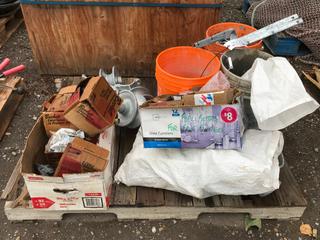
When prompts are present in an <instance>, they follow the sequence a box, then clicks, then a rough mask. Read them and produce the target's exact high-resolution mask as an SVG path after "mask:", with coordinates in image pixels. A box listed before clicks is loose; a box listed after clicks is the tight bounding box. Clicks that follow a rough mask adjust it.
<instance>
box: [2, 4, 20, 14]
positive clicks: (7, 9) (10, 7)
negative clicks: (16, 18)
mask: <svg viewBox="0 0 320 240" xmlns="http://www.w3.org/2000/svg"><path fill="white" fill-rule="evenodd" d="M0 1H7V0H0ZM19 4H20V2H19V1H15V2H10V3H6V4H0V17H5V16H7V15H8V14H9V13H12V12H13V11H14V10H16V9H17V8H19V6H20V5H19Z"/></svg>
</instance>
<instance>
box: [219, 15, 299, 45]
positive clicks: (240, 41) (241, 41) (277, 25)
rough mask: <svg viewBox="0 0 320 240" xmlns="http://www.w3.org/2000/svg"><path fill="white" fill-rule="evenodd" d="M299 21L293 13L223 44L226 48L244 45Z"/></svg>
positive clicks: (292, 25) (294, 24)
mask: <svg viewBox="0 0 320 240" xmlns="http://www.w3.org/2000/svg"><path fill="white" fill-rule="evenodd" d="M300 23H303V19H302V18H300V17H299V16H298V15H297V14H294V15H292V16H290V17H287V18H284V19H281V20H279V21H277V22H274V23H272V24H270V25H268V26H266V27H264V28H261V29H259V30H257V31H254V32H252V33H249V34H247V35H245V36H243V37H240V38H237V39H232V40H230V41H228V42H226V43H225V44H224V46H225V47H226V48H229V49H230V50H232V49H234V48H237V47H244V46H247V45H249V44H251V43H254V42H257V41H259V40H262V39H264V38H267V37H270V36H271V35H273V34H276V33H278V32H282V31H284V30H286V29H288V28H291V27H294V26H296V25H298V24H300Z"/></svg>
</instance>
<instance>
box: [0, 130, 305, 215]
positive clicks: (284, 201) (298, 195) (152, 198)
mask: <svg viewBox="0 0 320 240" xmlns="http://www.w3.org/2000/svg"><path fill="white" fill-rule="evenodd" d="M135 134H136V130H130V129H125V128H123V129H121V130H119V129H118V138H117V141H119V142H117V146H119V149H118V156H117V158H116V159H118V161H116V163H115V171H116V170H117V169H118V167H119V166H120V165H121V163H122V161H123V159H124V157H125V155H126V154H127V153H128V152H129V151H130V149H131V147H132V143H133V141H134V138H135ZM120 143H121V144H120ZM15 172H16V173H15V175H18V173H19V166H18V165H17V167H16V169H15ZM280 180H281V182H282V183H281V187H280V189H279V190H277V191H275V192H273V193H272V194H270V195H268V196H266V197H260V196H214V197H210V198H207V199H203V200H201V199H196V198H192V197H190V196H186V195H183V194H180V193H176V192H171V191H167V190H162V189H153V188H145V187H126V186H124V185H114V186H113V196H112V200H111V207H110V208H109V209H108V210H103V211H101V210H100V211H99V210H88V211H87V210H86V211H43V210H35V209H33V208H32V207H30V206H31V205H30V204H27V205H25V207H22V206H18V207H12V205H16V203H17V201H14V199H12V200H11V201H7V202H6V204H5V214H6V216H7V218H8V219H9V220H12V221H22V220H61V219H62V218H63V216H64V215H66V214H80V213H86V214H88V213H90V214H92V213H96V214H97V213H104V214H112V215H116V216H117V218H118V219H119V220H128V219H184V220H185V219H197V218H198V216H199V215H200V214H203V213H210V214H214V213H233V214H239V213H242V214H250V215H251V217H252V218H262V219H291V218H299V217H301V216H302V214H303V212H304V210H305V208H306V206H307V203H306V200H305V199H304V197H303V195H302V192H301V191H300V189H299V186H298V184H297V182H296V180H295V179H294V177H293V175H292V173H291V171H290V169H289V167H288V166H287V165H285V166H284V167H283V168H282V169H281V174H280ZM9 182H10V184H11V188H15V189H16V190H15V191H18V190H17V189H18V188H16V187H13V186H14V185H16V183H17V182H18V181H13V180H12V179H11V180H10V181H9ZM4 193H5V194H6V196H8V195H9V192H8V191H7V190H5V191H4ZM12 195H15V196H17V194H15V193H13V194H12V193H11V196H12Z"/></svg>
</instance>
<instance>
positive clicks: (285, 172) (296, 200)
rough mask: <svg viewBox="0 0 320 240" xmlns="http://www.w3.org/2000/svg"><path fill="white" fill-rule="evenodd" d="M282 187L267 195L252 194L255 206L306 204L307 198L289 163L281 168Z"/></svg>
mask: <svg viewBox="0 0 320 240" xmlns="http://www.w3.org/2000/svg"><path fill="white" fill-rule="evenodd" d="M280 181H281V185H280V188H279V189H278V190H276V191H274V192H273V193H271V194H269V195H267V196H265V197H260V196H257V195H255V196H251V199H252V202H253V204H254V206H270V207H271V206H278V207H283V206H305V205H306V200H305V198H304V197H303V194H302V192H301V190H300V187H299V185H298V183H297V181H296V180H295V178H294V177H293V175H292V173H291V171H290V169H289V167H288V165H287V164H285V165H284V167H283V168H281V170H280Z"/></svg>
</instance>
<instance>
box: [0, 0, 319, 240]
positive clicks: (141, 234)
mask: <svg viewBox="0 0 320 240" xmlns="http://www.w3.org/2000/svg"><path fill="white" fill-rule="evenodd" d="M225 2H226V7H225V9H224V13H223V19H222V20H223V21H226V20H231V21H241V22H244V21H245V19H244V18H243V16H242V13H241V11H240V5H241V1H240V0H226V1H225ZM4 57H10V58H11V59H12V62H13V64H20V63H24V64H25V65H26V66H27V70H26V71H25V72H24V73H23V74H22V75H23V76H24V77H25V79H26V80H27V88H28V94H27V96H26V97H25V99H24V101H23V102H22V104H21V105H20V107H19V109H18V111H17V114H16V115H15V117H14V119H13V121H12V123H11V125H10V127H9V129H8V131H7V134H6V136H5V138H4V139H3V141H2V142H0V169H1V171H0V189H3V188H4V186H5V184H6V182H7V180H8V179H9V177H10V174H11V172H12V170H13V168H14V165H15V164H16V162H17V161H18V158H19V156H20V154H21V150H22V149H23V146H24V143H25V140H26V136H27V134H28V132H29V131H30V129H31V127H32V126H33V124H34V118H35V117H37V116H38V114H39V112H40V107H41V104H42V102H43V101H44V100H45V99H47V98H48V97H49V96H50V95H51V94H52V93H53V92H54V85H53V81H52V80H53V77H42V76H40V75H38V74H37V67H36V64H35V63H34V60H33V57H32V52H31V49H30V46H29V42H28V37H27V33H26V30H25V27H24V26H22V27H20V28H19V30H18V31H17V32H16V33H15V34H14V35H13V36H12V37H11V39H10V40H9V41H8V42H7V43H6V44H5V46H4V47H3V48H2V49H0V59H3V58H4ZM293 63H294V66H295V67H296V68H297V71H298V72H299V74H300V73H301V69H307V68H310V66H304V65H301V64H298V63H297V62H295V61H293ZM304 84H305V86H306V88H307V89H308V91H310V93H311V94H312V95H313V96H314V97H315V98H316V99H317V100H318V101H319V100H320V95H319V91H318V90H317V89H316V88H315V87H313V86H312V85H311V84H310V83H308V82H304ZM319 127H320V111H319V110H317V111H316V112H315V113H313V114H311V115H309V116H307V117H305V118H304V119H302V120H300V121H299V122H297V123H295V124H293V125H292V126H290V127H289V128H287V129H285V130H284V131H283V132H284V135H285V149H284V155H285V158H286V160H287V162H288V164H289V165H290V166H291V170H292V172H293V174H294V176H295V177H296V179H297V181H298V182H299V184H300V186H301V189H302V190H303V193H304V195H305V198H306V199H307V201H308V207H307V210H306V211H305V213H304V215H303V216H302V218H301V220H296V221H276V220H268V221H267V220H265V221H263V224H262V229H261V230H250V231H249V232H245V230H244V227H243V224H242V220H243V217H242V216H237V217H235V216H230V215H227V216H218V217H214V218H210V219H208V218H206V219H204V218H202V219H200V220H198V221H179V220H166V221H147V220H146V221H129V222H118V221H115V220H110V221H108V219H107V218H104V217H100V218H92V217H89V216H81V217H72V216H71V217H67V219H65V220H64V221H62V222H50V221H40V222H22V223H11V222H9V221H7V219H6V216H5V215H4V212H3V210H0V226H1V227H0V239H16V240H19V239H20V240H21V239H68V240H69V239H282V240H285V239H308V238H307V237H304V236H301V235H300V233H299V226H300V224H301V223H308V224H310V225H311V226H312V227H314V228H319V222H320V212H319V211H320V208H319V204H320V203H319V200H320V193H319V184H320V176H319V172H320V164H319V161H320V154H319V146H320V136H319ZM3 206H4V201H2V202H1V204H0V208H1V209H3ZM310 239H311V238H310Z"/></svg>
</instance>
